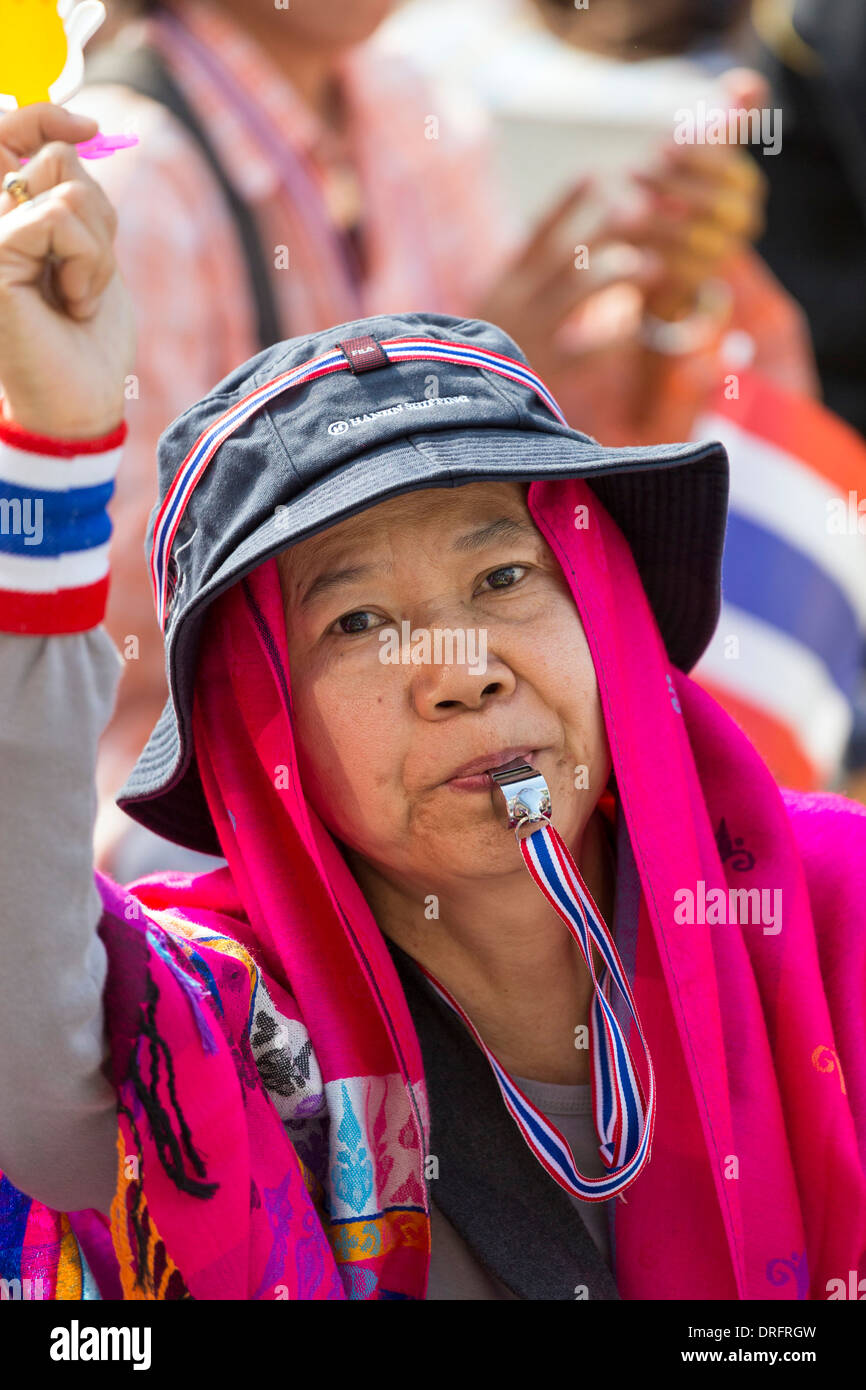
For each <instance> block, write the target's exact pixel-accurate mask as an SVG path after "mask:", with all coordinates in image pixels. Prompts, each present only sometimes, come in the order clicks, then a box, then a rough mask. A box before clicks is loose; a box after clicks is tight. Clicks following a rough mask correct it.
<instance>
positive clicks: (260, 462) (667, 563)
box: [117, 313, 728, 854]
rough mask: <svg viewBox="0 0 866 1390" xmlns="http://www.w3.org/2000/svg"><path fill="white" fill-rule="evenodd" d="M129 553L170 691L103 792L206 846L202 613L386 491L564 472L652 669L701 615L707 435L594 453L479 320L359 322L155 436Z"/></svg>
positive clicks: (285, 346)
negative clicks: (594, 505) (625, 566)
mask: <svg viewBox="0 0 866 1390" xmlns="http://www.w3.org/2000/svg"><path fill="white" fill-rule="evenodd" d="M157 463H158V475H159V495H158V501H157V504H156V506H155V507H154V509H153V511H152V513H151V517H150V522H149V526H148V534H147V541H146V554H147V560H148V565H149V568H150V575H151V581H152V584H153V588H154V594H155V600H156V607H157V616H158V619H159V622H160V625H161V627H162V630H163V633H164V638H165V653H166V671H167V677H168V687H169V698H168V701H167V702H166V705H165V708H164V710H163V712H162V715H161V716H160V719H159V721H158V723H157V725H156V728H155V729H154V731H153V733H152V734H151V736H150V739H149V740H148V742H147V744H146V745H145V748H144V750H143V752H142V754H141V757H140V758H139V760H138V762H137V763H136V765H135V767H134V768H133V771H132V773H131V774H130V776H129V778H128V780H127V782H126V784H125V786H124V787H123V788H122V789H121V791H120V792H119V794H118V797H117V801H118V804H119V805H120V806H121V807H122V809H123V810H125V811H126V812H127V814H128V815H130V816H131V817H132V818H133V819H134V820H136V821H139V822H140V823H141V824H143V825H145V826H147V827H148V828H149V829H151V830H153V831H154V832H156V834H158V835H162V836H165V837H166V838H167V839H170V840H173V841H175V842H177V843H178V844H182V845H185V846H187V847H189V848H191V849H195V850H199V851H201V852H203V853H207V854H219V853H221V850H220V846H219V842H218V839H217V835H216V831H215V829H214V826H213V823H212V821H211V817H210V813H209V810H208V806H207V801H206V798H205V794H204V790H203V787H202V784H201V780H200V778H199V773H198V769H197V766H196V761H195V754H194V747H193V737H192V705H193V686H194V681H195V671H196V659H197V652H198V643H199V637H200V634H201V628H202V623H203V621H204V618H205V616H206V613H207V610H208V607H209V605H210V604H211V603H212V602H213V601H214V599H215V598H217V597H218V595H220V594H221V593H223V592H224V591H225V590H226V589H228V588H230V587H231V586H232V585H233V584H236V583H237V582H238V581H239V580H241V579H242V578H243V576H244V575H246V574H248V573H249V572H250V571H251V570H253V569H255V568H256V566H257V565H260V564H261V563H262V562H263V561H265V560H267V559H268V558H270V557H271V556H273V555H276V554H277V553H278V552H279V551H281V550H283V549H285V548H286V546H289V545H291V544H293V543H294V542H296V541H298V540H301V539H305V538H306V537H308V536H311V535H314V534H315V533H316V532H319V531H323V530H325V529H327V528H328V527H331V526H334V525H336V524H337V523H338V522H340V521H343V520H345V519H346V518H347V517H350V516H353V515H354V514H356V513H358V512H361V511H364V510H365V509H367V508H369V507H372V506H375V505H376V504H377V503H379V502H383V501H385V500H386V499H387V498H390V497H394V496H397V495H398V494H400V493H405V492H411V491H415V490H417V489H421V488H430V487H436V488H441V487H459V486H460V485H461V484H465V483H471V482H482V481H491V480H494V479H504V480H509V481H526V482H529V481H532V480H534V479H552V478H583V479H585V481H586V482H587V484H588V485H589V486H590V487H591V488H592V489H593V491H594V492H595V494H596V495H597V496H598V498H599V500H600V501H601V502H602V504H603V505H604V506H605V508H606V509H607V510H608V512H609V513H610V514H611V516H612V517H613V518H614V520H615V521H616V522H617V524H618V525H619V527H620V529H621V530H622V532H623V533H624V535H625V537H626V539H627V541H628V543H629V545H630V547H631V550H632V553H633V555H634V558H635V562H636V564H637V567H638V571H639V573H640V576H641V580H642V582H643V586H644V588H645V590H646V593H647V596H648V598H649V602H650V604H651V607H652V609H653V612H654V615H655V618H656V621H657V623H658V625H659V629H660V631H661V635H662V638H663V640H664V643H665V646H666V649H667V653H668V656H669V658H670V660H671V662H672V663H673V664H674V665H675V666H677V667H679V668H680V669H681V670H683V671H688V670H690V669H691V667H692V666H693V665H694V664H695V662H696V661H697V660H698V658H699V657H700V656H701V654H702V653H703V651H704V650H705V648H706V646H707V644H708V642H709V640H710V638H711V636H712V634H713V631H714V629H715V626H716V623H717V621H718V615H719V603H720V578H721V559H722V549H723V544H724V533H725V521H726V514H727V496H728V462H727V456H726V454H725V450H724V448H723V446H722V445H721V444H720V443H718V442H715V441H709V442H703V443H688V444H669V445H654V446H649V447H634V448H607V447H604V446H603V445H601V444H599V443H598V442H597V441H596V440H594V439H592V438H591V437H590V436H589V435H586V434H582V433H581V432H580V431H579V430H576V429H572V428H570V427H569V425H568V424H567V423H566V421H565V419H564V417H563V415H562V413H561V411H560V409H559V407H558V405H557V403H556V401H555V399H554V398H553V396H552V395H551V393H550V391H549V390H548V389H547V387H546V386H545V384H544V382H543V381H541V379H540V378H539V377H538V376H537V375H536V374H535V372H533V370H532V368H531V366H530V365H529V363H528V362H527V360H526V358H525V356H524V354H523V353H522V352H521V350H520V348H519V347H518V346H517V344H516V343H515V342H514V341H513V340H512V339H511V338H510V337H509V336H508V335H507V334H506V333H504V332H503V331H502V330H501V329H499V328H497V327H495V326H494V325H492V324H489V323H485V322H483V321H481V320H478V319H461V318H456V317H452V316H449V315H444V314H417V313H411V314H410V313H407V314H394V315H378V316H375V317H371V318H365V319H357V320H354V321H353V322H350V323H344V324H341V325H339V326H338V327H336V328H332V329H329V330H327V331H324V332H320V333H314V334H309V335H307V336H303V337H297V338H290V339H286V340H285V341H282V342H278V343H274V344H273V345H272V346H271V347H269V348H266V349H265V350H264V351H262V352H259V353H258V354H256V356H254V357H252V358H250V359H249V361H247V362H244V363H243V364H242V365H241V366H239V367H237V368H236V369H235V370H234V371H232V372H230V373H229V374H228V375H227V376H225V377H224V378H223V379H222V380H221V381H219V382H217V384H216V385H215V386H214V387H213V389H212V390H211V391H210V392H209V393H208V394H207V395H206V396H205V397H204V398H203V399H202V400H199V401H197V402H196V403H195V404H194V405H191V406H190V407H189V408H188V409H187V410H185V411H184V412H183V414H181V415H180V416H178V418H177V419H176V420H174V421H173V423H172V424H171V425H169V426H168V428H167V429H166V430H165V431H164V432H163V434H162V435H161V436H160V440H159V444H158V449H157Z"/></svg>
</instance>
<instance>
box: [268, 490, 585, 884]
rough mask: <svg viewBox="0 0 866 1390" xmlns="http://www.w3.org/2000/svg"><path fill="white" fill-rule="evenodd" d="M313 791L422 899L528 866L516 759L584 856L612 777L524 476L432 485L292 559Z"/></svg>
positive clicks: (302, 745) (291, 619)
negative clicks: (519, 820) (478, 770)
mask: <svg viewBox="0 0 866 1390" xmlns="http://www.w3.org/2000/svg"><path fill="white" fill-rule="evenodd" d="M279 564H280V574H281V581H282V588H283V598H284V603H285V612H286V631H287V636H288V649H289V660H290V673H291V687H292V704H293V711H294V730H295V740H296V746H297V752H298V759H299V764H300V772H301V778H302V781H303V785H304V789H305V792H306V794H307V796H308V798H309V800H310V802H311V803H312V805H313V806H314V808H315V809H316V811H317V813H318V814H319V816H320V817H321V819H322V820H323V821H324V823H325V824H326V825H327V826H328V828H329V829H330V830H331V831H332V833H333V834H335V835H336V836H337V838H338V839H339V840H341V841H343V843H344V844H345V845H347V846H348V847H349V848H350V849H353V850H355V851H356V852H357V853H359V854H360V855H361V856H362V857H363V858H365V859H366V860H368V861H369V862H370V863H371V864H372V865H374V866H375V867H376V868H378V870H379V871H380V872H381V873H383V874H384V875H385V876H386V877H388V878H390V879H391V880H392V881H395V882H400V883H403V884H404V885H406V886H407V887H412V888H414V889H416V890H417V891H420V892H422V893H423V892H425V891H431V886H433V885H435V884H437V883H442V882H444V881H446V880H451V881H456V880H458V879H459V878H461V877H466V876H468V877H471V878H477V877H478V876H479V875H487V874H490V875H495V874H499V873H502V872H505V871H508V870H510V869H513V867H514V862H515V855H516V854H518V849H517V845H516V841H515V837H514V835H513V833H511V832H510V831H508V830H507V828H506V821H505V813H504V802H503V798H502V794H501V792H500V791H499V790H498V788H496V787H495V786H492V785H491V784H490V783H489V782H485V780H484V778H483V777H482V776H480V775H478V774H476V775H474V776H463V777H460V776H458V775H457V774H458V773H459V772H460V770H461V769H463V768H464V766H465V765H466V764H467V763H473V762H476V760H480V766H481V767H482V768H483V767H489V766H493V765H495V764H497V763H499V762H503V761H506V760H507V759H508V757H509V756H510V755H511V754H518V755H521V756H522V757H524V758H525V759H526V760H527V761H529V762H531V763H532V764H533V765H534V766H536V767H537V768H539V770H540V771H541V772H542V773H543V774H544V777H545V779H546V781H547V785H548V787H549V788H550V793H551V801H552V807H553V821H554V824H555V825H556V827H557V829H558V830H559V831H560V833H561V834H562V835H563V837H564V838H565V839H566V842H567V843H568V844H569V845H570V846H571V847H572V849H573V850H577V849H578V847H579V842H580V838H581V836H582V833H583V829H584V826H585V825H586V823H587V821H588V819H589V817H590V815H591V814H592V811H593V809H594V807H595V804H596V801H597V800H598V797H599V795H600V794H601V792H602V791H603V789H604V787H605V784H606V782H607V779H608V776H609V774H610V767H611V764H610V755H609V750H608V744H607V738H606V734H605V730H604V724H603V720H602V712H601V705H600V701H599V694H598V686H597V683H596V677H595V671H594V668H593V664H592V660H591V657H590V653H589V648H588V646H587V642H586V638H585V636H584V631H583V626H582V624H581V621H580V618H579V616H578V613H577V610H576V608H575V605H574V601H573V599H572V597H571V593H570V591H569V589H568V586H567V584H566V581H565V578H564V576H563V574H562V571H561V569H560V567H559V565H558V563H557V561H556V558H555V557H554V555H553V553H552V551H551V550H550V548H549V546H548V545H547V543H546V541H545V540H544V539H543V538H542V536H541V535H540V534H539V532H538V530H537V529H536V527H535V524H534V522H533V520H532V517H531V514H530V512H529V510H528V508H527V506H526V501H525V487H524V485H523V484H520V483H505V482H491V483H471V484H467V485H466V486H463V487H455V488H436V489H425V490H423V491H420V492H413V493H409V494H406V495H404V496H400V497H396V498H393V499H391V500H390V501H387V502H383V503H381V504H379V505H378V506H376V507H373V508H371V509H370V510H369V511H367V512H363V513H361V514H360V515H358V516H355V517H352V518H350V519H349V520H347V521H344V522H341V523H340V524H339V525H337V526H334V527H333V528H331V529H330V530H329V531H326V532H324V533H322V534H320V535H317V536H313V537H311V538H310V539H308V540H305V541H301V542H299V543H298V544H297V545H295V546H293V547H291V548H290V549H288V550H287V551H285V552H284V553H283V554H282V555H281V556H280V557H279Z"/></svg>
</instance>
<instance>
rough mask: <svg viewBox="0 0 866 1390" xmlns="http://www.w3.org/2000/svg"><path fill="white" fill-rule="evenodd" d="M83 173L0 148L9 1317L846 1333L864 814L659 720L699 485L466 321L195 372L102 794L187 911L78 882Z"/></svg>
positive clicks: (860, 1204)
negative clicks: (642, 1316) (390, 1301)
mask: <svg viewBox="0 0 866 1390" xmlns="http://www.w3.org/2000/svg"><path fill="white" fill-rule="evenodd" d="M92 133H93V130H92V123H90V122H88V121H85V120H84V119H83V118H79V117H73V116H71V115H70V114H69V113H67V112H63V111H58V110H51V109H49V108H46V107H44V106H33V107H29V108H26V109H25V110H22V111H20V112H16V113H13V114H12V115H10V116H7V117H4V118H3V125H2V129H0V137H2V141H3V145H2V147H0V155H2V158H3V160H4V161H5V165H4V167H5V168H6V169H7V170H9V171H11V172H12V175H13V177H12V179H11V180H10V181H9V183H10V187H9V191H8V192H6V193H5V194H4V195H3V205H2V207H0V328H2V331H0V381H2V385H3V391H4V398H3V402H2V405H3V422H2V425H0V441H2V454H0V480H2V481H0V496H2V498H3V501H4V504H5V508H4V516H5V517H6V518H8V519H10V521H11V523H12V524H10V525H7V526H5V527H4V531H3V535H2V539H0V590H2V595H0V617H2V622H0V626H2V628H3V632H4V635H3V637H2V653H0V657H2V659H0V672H2V676H0V702H2V720H0V740H2V745H3V746H2V757H0V784H2V787H0V790H2V801H0V805H2V812H0V814H2V818H3V833H2V837H0V840H2V849H0V865H2V867H0V874H2V887H3V892H2V899H0V901H2V907H0V912H2V932H3V972H2V979H0V1164H2V1167H3V1169H4V1173H5V1176H4V1177H3V1180H2V1190H0V1196H2V1200H0V1213H2V1221H3V1232H2V1240H0V1248H2V1250H3V1261H4V1276H5V1277H7V1278H13V1277H14V1278H20V1279H22V1280H24V1279H27V1278H29V1279H31V1280H32V1279H36V1278H38V1279H40V1280H41V1281H42V1291H43V1295H44V1296H46V1297H53V1298H88V1297H103V1298H110V1297H125V1298H147V1299H156V1298H159V1299H162V1298H172V1299H174V1298H195V1299H269V1298H276V1299H282V1298H292V1299H296V1298H303V1299H319V1298H323V1299H344V1298H356V1299H387V1298H414V1299H423V1298H425V1297H426V1298H440V1299H441V1298H459V1299H476V1298H477V1299H513V1298H524V1299H557V1300H566V1299H569V1300H570V1299H574V1298H579V1299H580V1298H591V1299H617V1298H622V1299H641V1298H685V1297H688V1298H695V1297H697V1298H704V1299H706V1298H725V1299H746V1298H760V1299H766V1298H781V1299H797V1298H801V1299H802V1298H814V1299H823V1298H828V1297H845V1296H846V1294H845V1292H842V1293H839V1291H838V1290H839V1289H840V1288H843V1289H847V1287H848V1283H847V1281H848V1280H849V1275H850V1272H851V1271H855V1272H857V1271H859V1273H860V1274H863V1273H866V1264H864V1254H863V1252H864V1248H866V1174H864V1165H863V1153H864V1145H866V1129H864V1118H863V1117H864V1115H866V1070H864V1060H863V1059H864V1057H866V1047H864V1043H866V1038H864V1014H863V1006H862V979H863V969H864V931H863V906H862V904H863V900H864V892H863V890H864V888H866V881H864V862H866V859H864V852H863V851H864V846H866V813H864V811H863V808H861V807H858V806H855V805H853V804H850V803H848V802H846V801H845V800H843V799H841V798H839V797H833V796H796V795H791V794H788V793H784V792H781V791H780V790H779V788H778V787H777V786H776V785H775V783H774V782H773V780H772V779H771V777H770V775H769V773H768V772H767V770H766V768H765V767H764V765H763V764H762V763H761V761H760V760H759V758H758V757H757V755H756V753H755V752H754V750H753V749H752V748H751V747H750V745H749V744H748V742H747V741H746V740H745V738H744V737H743V735H742V734H741V733H740V732H739V731H738V729H737V728H736V727H735V726H734V724H733V723H732V722H731V720H730V719H729V718H728V717H727V716H726V715H725V713H724V712H723V711H722V710H721V709H720V708H719V707H718V706H717V705H716V704H715V703H714V702H713V701H712V700H711V699H710V698H709V697H708V696H707V695H706V694H704V693H703V692H702V691H701V690H700V689H699V688H698V687H696V686H695V685H694V684H693V683H692V682H691V681H690V680H689V678H688V675H687V674H686V672H687V671H688V669H689V668H690V667H691V666H692V665H693V663H694V662H695V661H696V659H697V658H698V656H699V655H700V653H701V651H702V650H703V648H704V646H705V645H706V643H707V641H708V639H709V637H710V634H711V632H712V629H713V625H714V622H715V619H716V614H717V605H718V568H719V557H720V552H721V544H722V537H723V531H724V516H725V497H726V463H725V458H724V454H723V452H722V450H721V449H720V448H719V447H718V446H717V445H713V444H704V445H697V446H695V445H682V446H669V447H664V448H662V447H659V448H651V449H605V448H602V447H600V446H599V445H597V444H596V443H595V441H593V440H592V439H590V438H588V437H587V436H585V435H582V434H580V433H578V432H577V431H575V430H573V429H570V428H569V427H568V426H567V425H566V424H565V423H564V421H563V419H562V417H561V415H560V412H559V410H558V407H557V404H556V402H555V400H554V399H553V397H552V396H551V395H550V393H549V391H548V390H547V388H546V387H545V385H544V383H543V381H541V380H540V379H539V378H538V377H537V376H536V375H535V373H534V372H533V371H532V370H531V368H530V367H529V366H528V364H527V363H526V361H525V359H524V358H523V356H522V354H521V352H520V350H519V348H517V346H516V345H515V344H514V343H513V342H512V341H511V340H510V339H509V338H507V337H506V336H505V335H504V334H503V333H501V332H500V331H499V330H498V329H496V328H494V327H492V326H491V325H489V324H486V323H482V322H479V321H476V320H455V319H451V318H446V317H443V316H429V317H426V318H422V317H420V316H418V315H404V316H397V317H394V318H376V319H368V320H363V321H360V322H355V323H351V324H345V325H342V326H341V327H339V328H335V329H333V330H331V331H330V332H327V333H319V334H316V335H313V336H312V337H308V338H303V339H293V340H290V341H287V342H282V343H279V344H277V345H275V346H274V347H272V348H269V349H267V350H266V351H264V352H262V353H260V354H259V355H258V356H257V357H255V358H253V359H252V360H251V361H250V362H246V363H244V364H243V365H241V366H240V367H238V368H237V369H236V370H235V371H234V372H233V373H231V374H230V375H229V376H228V377H226V378H225V379H224V380H223V381H221V382H219V383H218V384H217V385H216V386H215V387H214V389H213V391H212V392H210V393H209V395H208V396H207V397H206V398H205V399H204V400H202V401H200V402H198V403H197V404H195V405H194V406H192V407H191V408H190V409H189V410H187V411H186V412H185V413H184V414H183V415H182V416H180V418H179V419H177V420H176V421H175V422H174V424H173V425H171V426H170V428H169V429H168V430H167V431H166V432H165V433H164V435H163V436H162V439H161V441H160V448H159V466H160V497H159V502H158V505H157V507H156V509H155V511H154V514H153V518H152V524H151V528H150V544H149V563H150V569H151V577H152V580H153V585H154V593H155V597H156V606H157V614H158V618H159V621H160V624H161V626H162V628H163V631H164V634H165V642H166V660H167V670H168V676H169V686H170V700H169V703H168V704H167V706H166V709H165V711H164V714H163V717H162V719H161V721H160V723H159V725H158V726H157V728H156V730H155V731H154V733H153V736H152V738H151V740H150V742H149V743H148V745H147V748H146V749H145V751H144V753H143V755H142V757H141V759H140V761H139V764H138V766H137V768H136V770H135V773H134V775H133V777H132V778H131V780H130V782H129V783H128V784H127V787H126V788H125V789H124V792H123V793H122V795H121V801H122V804H123V805H124V807H125V809H126V810H127V811H128V812H129V813H130V814H131V815H132V816H134V817H135V818H136V819H138V820H140V821H141V822H143V823H144V824H146V825H148V826H150V827H152V828H153V829H155V830H157V831H158V832H160V833H161V834H164V835H169V836H171V837H172V838H174V839H175V840H177V841H178V842H180V843H182V844H185V845H188V846H190V847H192V848H195V849H198V850H204V851H210V852H222V854H223V855H224V856H225V859H226V861H227V866H226V867H225V868H220V869H217V870H216V871H214V872H212V873H208V874H204V875H199V876H192V875H187V874H182V873H169V874H166V875H162V876H160V875H157V876H153V877H150V878H148V879H145V880H142V881H141V882H139V883H137V884H133V885H128V886H127V887H126V888H125V889H124V888H121V887H120V886H118V885H117V884H115V883H113V882H111V881H110V880H108V879H107V878H105V877H103V876H102V875H99V874H96V875H94V872H93V867H92V853H91V829H92V817H93V811H94V794H93V790H92V789H93V767H94V761H95V754H96V743H97V738H98V735H99V732H100V730H101V729H102V727H103V726H104V724H105V722H106V721H107V719H108V716H109V713H110V708H111V703H112V698H113V694H114V689H115V687H116V683H117V677H118V664H119V663H118V655H117V652H116V650H115V648H114V647H113V645H112V643H111V642H110V641H109V639H108V637H107V636H106V634H105V631H104V629H103V628H102V627H100V621H101V618H102V614H103V611H104V603H105V593H106V587H107V572H106V566H107V561H106V554H105V550H106V542H107V537H108V524H107V521H106V518H105V512H104V508H105V503H106V500H107V498H108V496H109V495H110V491H111V479H112V476H113V473H114V470H115V468H116V465H117V460H118V455H119V453H120V450H121V447H122V444H123V438H124V433H125V426H124V422H123V383H124V377H125V374H126V372H127V370H128V369H129V366H130V361H131V355H132V331H131V315H130V311H129V306H128V301H127V299H126V296H125V292H124V290H123V287H122V285H121V283H120V280H119V277H118V275H117V273H116V267H115V264H114V260H113V255H112V236H113V230H114V215H113V213H112V210H111V207H110V205H109V204H108V203H107V201H106V199H105V197H104V195H103V194H102V192H101V191H100V189H99V188H98V186H97V185H96V184H95V183H94V182H93V181H92V180H91V179H90V178H89V177H88V176H87V175H86V174H85V173H84V172H83V170H82V168H81V166H80V165H79V163H78V161H77V159H76V157H75V155H74V152H73V151H72V149H71V148H70V145H71V143H72V142H74V141H75V140H80V139H85V138H87V136H89V135H90V134H92ZM24 156H27V157H28V159H29V162H28V163H27V165H26V166H24V167H21V166H20V159H21V158H23V157H24ZM16 521H17V523H18V524H17V526H16V524H15V523H16ZM852 984H853V985H854V988H851V985H852Z"/></svg>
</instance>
